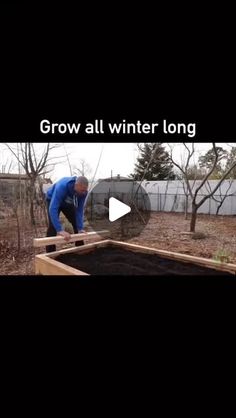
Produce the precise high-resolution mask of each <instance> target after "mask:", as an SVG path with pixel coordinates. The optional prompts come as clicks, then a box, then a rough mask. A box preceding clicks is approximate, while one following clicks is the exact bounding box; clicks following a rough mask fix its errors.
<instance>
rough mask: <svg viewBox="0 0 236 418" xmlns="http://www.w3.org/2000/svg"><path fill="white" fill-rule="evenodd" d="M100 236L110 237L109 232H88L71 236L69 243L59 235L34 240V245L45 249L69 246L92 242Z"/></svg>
mask: <svg viewBox="0 0 236 418" xmlns="http://www.w3.org/2000/svg"><path fill="white" fill-rule="evenodd" d="M100 236H109V231H107V230H103V231H98V232H87V233H81V234H71V238H70V240H69V241H65V239H64V238H63V237H61V236H59V235H57V236H55V237H45V238H34V242H33V245H34V247H36V248H37V247H44V246H46V245H53V244H55V245H56V244H67V243H70V242H75V241H82V240H90V239H91V238H93V239H94V238H100Z"/></svg>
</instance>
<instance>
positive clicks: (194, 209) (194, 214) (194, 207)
mask: <svg viewBox="0 0 236 418" xmlns="http://www.w3.org/2000/svg"><path fill="white" fill-rule="evenodd" d="M197 210H198V207H197V205H196V204H195V203H192V215H191V221H190V232H195V227H196V221H197Z"/></svg>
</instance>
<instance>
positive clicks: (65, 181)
mask: <svg viewBox="0 0 236 418" xmlns="http://www.w3.org/2000/svg"><path fill="white" fill-rule="evenodd" d="M76 178H77V177H76V176H74V177H63V178H62V179H61V180H59V181H58V182H57V183H54V184H53V185H52V186H51V187H49V189H48V190H47V192H46V199H47V200H50V205H49V214H50V217H51V220H52V223H53V225H54V228H55V229H56V231H57V232H59V231H62V229H63V228H62V225H61V223H60V220H59V208H60V206H63V203H65V202H66V203H70V204H73V203H74V205H75V211H76V225H77V228H78V230H81V229H83V223H84V222H83V218H84V202H85V199H86V196H87V192H85V193H83V195H82V194H78V193H76V191H75V190H74V186H75V182H76Z"/></svg>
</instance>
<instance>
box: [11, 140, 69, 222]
mask: <svg viewBox="0 0 236 418" xmlns="http://www.w3.org/2000/svg"><path fill="white" fill-rule="evenodd" d="M5 145H6V147H7V148H8V149H9V150H10V152H11V153H12V154H13V155H14V157H15V158H16V160H17V161H18V163H19V164H20V165H21V167H22V168H23V170H24V172H25V174H26V175H27V177H28V179H29V187H28V192H29V202H30V216H31V224H32V225H33V226H36V219H35V213H34V199H35V190H36V183H37V180H38V179H39V178H40V176H42V175H45V174H47V173H49V172H51V171H52V170H53V167H54V166H55V164H56V163H55V162H53V163H50V161H52V160H54V159H55V158H61V156H60V157H55V156H54V157H52V158H49V156H50V153H51V152H52V151H53V150H54V149H55V148H57V147H58V146H59V145H58V144H52V143H47V144H46V146H45V147H44V149H43V151H42V152H41V153H39V152H36V150H35V146H34V143H32V142H20V143H18V144H17V149H15V148H14V146H13V145H12V144H10V145H9V144H8V143H5Z"/></svg>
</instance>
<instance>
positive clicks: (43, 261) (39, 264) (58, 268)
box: [35, 239, 236, 276]
mask: <svg viewBox="0 0 236 418" xmlns="http://www.w3.org/2000/svg"><path fill="white" fill-rule="evenodd" d="M106 246H117V247H121V248H125V249H127V250H128V251H133V252H137V253H138V252H141V253H146V254H157V255H159V256H161V257H163V258H168V259H171V260H175V261H181V262H185V263H192V264H196V265H200V266H202V267H208V268H212V269H215V270H219V271H225V272H229V273H231V274H232V275H236V265H235V264H228V263H221V262H217V261H215V260H210V259H206V258H201V257H194V256H190V255H186V254H180V253H175V252H170V251H165V250H159V249H156V248H150V247H144V246H141V245H135V244H129V243H126V242H121V241H113V240H110V239H107V240H103V241H99V242H95V243H91V244H85V245H83V246H80V247H73V248H67V249H63V250H59V251H54V252H52V253H47V254H43V255H36V257H35V272H36V274H46V275H47V274H48V275H50V274H55V275H57V274H61V275H62V274H63V275H64V274H67V275H76V276H78V275H86V276H89V274H88V273H85V272H83V271H80V270H77V269H75V268H72V267H70V266H67V265H65V264H63V263H60V262H59V261H57V260H54V258H55V257H57V256H58V255H61V254H68V253H81V254H83V253H84V254H86V253H87V252H89V251H93V250H95V249H96V248H99V247H106ZM47 262H49V263H48V264H47Z"/></svg>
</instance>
